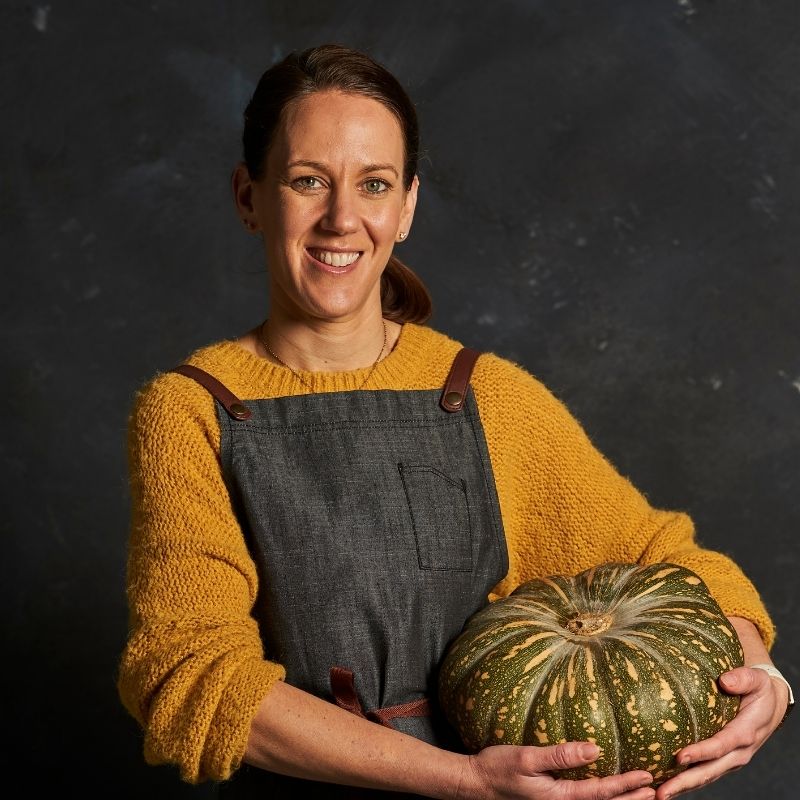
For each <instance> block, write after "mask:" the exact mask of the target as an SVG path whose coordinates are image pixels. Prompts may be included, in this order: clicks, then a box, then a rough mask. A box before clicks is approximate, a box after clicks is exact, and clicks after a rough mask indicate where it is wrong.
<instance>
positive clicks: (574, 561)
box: [474, 354, 775, 648]
mask: <svg viewBox="0 0 800 800" xmlns="http://www.w3.org/2000/svg"><path fill="white" fill-rule="evenodd" d="M479 365H480V369H478V368H476V380H475V381H474V389H475V393H476V398H477V400H478V406H479V408H480V409H481V412H480V413H481V420H482V422H483V425H484V429H485V431H486V436H487V443H488V446H489V452H490V458H491V461H492V465H493V468H494V473H495V480H496V484H497V491H498V496H499V499H500V507H501V513H502V516H503V524H504V528H505V533H506V541H507V543H508V549H509V573H508V575H507V577H506V579H505V580H504V581H503V582H501V583H500V584H499V585H498V586H497V587H496V589H495V593H496V594H498V595H503V594H508V593H509V592H511V591H512V590H513V589H514V588H515V587H516V586H518V585H519V584H520V583H522V582H524V581H526V580H530V579H531V578H534V577H537V576H542V575H548V574H550V575H552V574H571V575H573V574H577V573H578V572H581V571H582V570H584V569H588V568H589V567H591V566H594V565H596V564H600V563H603V562H609V561H620V562H626V563H636V562H638V563H641V564H652V563H656V562H671V563H675V564H679V565H681V566H684V567H687V568H688V569H691V570H692V571H694V572H695V573H697V574H698V575H699V576H700V577H701V578H702V579H703V580H704V581H705V583H706V585H707V586H708V588H709V590H710V592H711V594H712V595H713V596H714V598H715V599H716V600H717V602H718V603H719V604H720V607H721V608H722V610H723V611H724V612H725V614H726V615H728V616H739V617H744V618H745V619H748V620H750V621H751V622H753V624H754V625H756V627H757V628H758V630H759V632H760V634H761V637H762V639H763V640H764V643H765V644H766V646H767V647H768V648H771V647H772V644H773V642H774V638H775V629H774V625H773V622H772V620H771V618H770V616H769V614H768V612H767V610H766V608H765V606H764V603H763V601H762V599H761V597H760V595H759V593H758V591H757V590H756V588H755V586H754V585H753V584H752V583H751V581H750V580H749V579H748V578H747V576H746V575H745V574H744V572H743V571H742V569H741V568H740V567H739V566H738V565H737V564H736V563H735V562H734V561H733V560H732V559H731V558H730V557H728V556H727V555H725V554H723V553H720V552H715V551H713V550H708V549H705V548H703V547H701V546H700V545H699V544H698V542H697V541H696V536H695V529H694V524H693V522H692V519H691V518H690V517H689V515H688V514H686V513H684V512H682V511H673V510H665V509H659V508H654V507H652V506H651V505H650V504H649V502H648V501H647V499H646V497H645V496H644V494H643V493H642V492H640V491H639V490H637V489H636V487H635V486H634V485H633V484H632V483H631V481H630V480H628V479H627V478H626V477H625V476H623V475H621V474H620V473H619V472H618V471H617V470H616V469H615V468H614V466H613V465H612V464H611V463H610V461H609V460H608V459H607V458H606V457H605V456H604V455H603V454H602V453H600V452H599V451H598V450H597V448H595V446H594V445H593V444H592V442H591V441H590V439H589V437H588V436H587V434H586V432H585V431H584V429H583V428H582V427H581V425H580V423H579V422H578V421H577V420H576V419H575V418H574V416H573V415H572V414H571V413H570V412H569V410H568V409H567V407H566V406H565V404H564V403H562V402H561V401H560V400H558V399H557V398H556V397H555V396H554V395H553V394H552V393H551V392H550V391H549V390H548V389H547V388H546V387H545V386H543V385H542V383H541V382H539V381H538V380H536V378H534V377H533V376H532V375H530V374H529V373H528V372H526V371H525V370H524V369H523V368H521V367H519V366H517V365H514V364H512V363H511V362H508V361H507V360H505V359H502V358H500V357H498V356H495V355H492V354H487V355H486V356H484V357H483V358H482V359H481V360H480V361H479Z"/></svg>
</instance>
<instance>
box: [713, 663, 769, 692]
mask: <svg viewBox="0 0 800 800" xmlns="http://www.w3.org/2000/svg"><path fill="white" fill-rule="evenodd" d="M719 684H720V686H721V687H722V688H723V689H724V690H725V691H726V692H727V693H728V694H750V693H754V692H761V691H766V690H767V689H768V688H769V675H767V673H766V672H764V670H763V669H750V667H737V668H736V669H732V670H729V671H728V672H723V673H722V675H720V676H719Z"/></svg>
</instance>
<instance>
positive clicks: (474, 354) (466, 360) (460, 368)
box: [439, 347, 480, 412]
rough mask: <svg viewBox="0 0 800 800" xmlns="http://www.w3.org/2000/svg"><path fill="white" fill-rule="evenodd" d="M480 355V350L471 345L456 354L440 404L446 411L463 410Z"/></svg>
mask: <svg viewBox="0 0 800 800" xmlns="http://www.w3.org/2000/svg"><path fill="white" fill-rule="evenodd" d="M479 355H480V352H479V351H478V350H473V349H472V348H471V347H462V348H461V350H459V351H458V353H457V354H456V357H455V358H454V359H453V365H452V366H451V367H450V374H449V375H448V376H447V382H446V383H445V385H444V389H443V390H442V396H441V399H440V400H439V405H441V407H442V408H443V409H444V410H445V411H450V412H454V411H461V409H462V408H463V407H464V398H465V397H466V396H467V388H468V387H469V379H470V377H472V369H473V367H474V366H475V362H476V361H477V360H478V356H479Z"/></svg>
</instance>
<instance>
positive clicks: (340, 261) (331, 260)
mask: <svg viewBox="0 0 800 800" xmlns="http://www.w3.org/2000/svg"><path fill="white" fill-rule="evenodd" d="M308 253H309V254H310V255H311V256H313V257H314V258H316V259H317V261H321V262H322V263H323V264H327V265H328V266H329V267H349V266H350V265H351V264H352V263H353V262H354V261H355V260H356V259H357V258H358V257H359V256H360V255H361V252H360V251H358V250H356V251H354V252H352V253H340V252H336V251H333V250H321V249H319V248H317V247H309V248H308Z"/></svg>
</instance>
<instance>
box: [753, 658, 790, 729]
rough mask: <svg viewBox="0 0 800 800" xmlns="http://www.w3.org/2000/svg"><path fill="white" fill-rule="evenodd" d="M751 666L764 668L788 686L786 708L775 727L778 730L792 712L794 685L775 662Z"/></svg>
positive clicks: (772, 676) (771, 675)
mask: <svg viewBox="0 0 800 800" xmlns="http://www.w3.org/2000/svg"><path fill="white" fill-rule="evenodd" d="M749 668H750V669H760V670H763V671H764V672H766V673H767V675H769V677H770V678H771V679H772V680H773V681H775V682H777V683H779V684H782V685H783V686H784V687H785V688H786V692H787V695H786V708H785V710H784V712H783V714H782V716H781V718H780V721H779V722H778V725H777V727H776V728H775V730H777V729H778V728H780V726H781V725H783V723H784V722H785V721H786V717H788V716H789V712H791V710H792V709H793V708H794V692H793V691H792V687H791V685H790V684H789V681H787V680H786V678H784V676H783V674H782V673H781V671H780V670H779V669H778V668H777V667H776V666H774V665H773V664H750V665H749Z"/></svg>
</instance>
